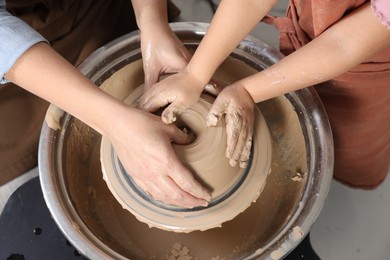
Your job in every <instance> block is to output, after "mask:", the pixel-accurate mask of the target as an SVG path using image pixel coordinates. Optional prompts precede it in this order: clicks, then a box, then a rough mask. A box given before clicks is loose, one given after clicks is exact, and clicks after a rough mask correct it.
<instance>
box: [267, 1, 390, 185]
mask: <svg viewBox="0 0 390 260" xmlns="http://www.w3.org/2000/svg"><path fill="white" fill-rule="evenodd" d="M365 2H366V1H365V0H344V1H340V0H328V1H324V0H290V4H289V7H288V10H287V15H286V18H280V17H278V18H276V19H275V20H274V24H275V26H276V27H277V28H278V29H279V30H280V49H281V51H282V52H283V53H284V54H286V55H288V54H290V53H291V52H293V51H294V50H296V49H298V48H300V47H301V46H303V45H305V44H306V43H308V42H309V41H310V40H311V39H314V38H315V37H317V36H318V35H320V34H321V33H322V32H323V31H324V30H326V29H327V28H328V27H330V26H331V25H332V24H333V23H335V22H336V21H338V20H339V19H340V18H342V17H343V16H344V15H346V14H347V13H349V12H350V11H351V10H353V9H355V8H357V7H359V6H361V5H362V4H363V3H365ZM318 51H321V50H318ZM315 88H316V90H317V92H318V94H319V95H320V97H321V99H322V102H323V104H324V106H325V108H326V111H327V114H328V116H329V120H330V123H331V126H332V131H333V136H334V143H335V167H334V177H335V178H336V179H337V180H339V181H341V182H343V183H345V184H347V185H350V186H353V187H359V188H367V189H369V188H375V187H377V186H378V185H379V184H380V183H382V182H383V180H384V179H385V177H386V175H387V173H388V172H389V165H390V48H387V49H385V50H383V51H381V52H380V53H377V54H376V55H374V56H373V57H370V58H369V59H368V60H366V61H365V62H364V63H362V64H360V65H359V66H357V67H355V68H354V69H352V70H350V71H348V72H347V73H345V74H343V75H341V76H339V77H337V78H335V79H334V80H331V81H328V82H326V83H323V84H320V85H318V86H315Z"/></svg>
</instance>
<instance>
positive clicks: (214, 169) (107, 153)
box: [100, 86, 272, 233]
mask: <svg viewBox="0 0 390 260" xmlns="http://www.w3.org/2000/svg"><path fill="white" fill-rule="evenodd" d="M142 93H143V87H142V86H140V87H138V88H136V89H135V90H134V91H133V92H132V93H131V94H130V95H129V96H128V97H127V98H125V100H124V101H123V102H124V103H126V104H128V105H129V106H133V107H134V106H135V103H136V100H137V99H138V98H139V97H140V96H141V94H142ZM213 101H214V98H213V97H212V96H210V95H207V94H203V95H202V96H201V99H200V100H199V101H198V102H197V103H196V104H195V105H193V106H191V107H190V108H188V109H187V111H185V112H184V113H183V114H181V115H180V116H179V117H178V120H177V121H179V124H184V126H186V127H189V129H191V131H193V132H194V134H195V135H196V139H195V141H194V142H193V143H191V144H188V145H174V150H175V152H176V154H177V156H178V157H179V159H180V160H181V162H182V163H183V164H184V165H185V166H187V168H189V169H192V170H193V174H194V176H195V178H196V179H198V180H200V182H201V183H203V184H204V185H205V186H206V187H208V189H209V190H210V191H211V195H212V197H211V200H210V202H209V205H208V206H207V207H195V208H192V209H188V208H182V207H177V206H173V205H168V204H165V203H163V202H160V201H157V200H155V199H153V197H151V196H150V195H149V194H147V193H146V192H144V191H143V190H142V189H141V188H139V187H138V186H137V184H136V183H135V182H134V181H133V179H132V178H131V177H130V175H129V174H128V173H127V172H126V170H125V169H124V168H123V165H122V164H121V162H120V160H119V159H118V157H117V155H116V153H115V150H114V148H113V146H112V144H111V142H110V141H109V140H108V138H106V137H104V136H103V138H102V141H101V149H100V161H101V164H102V171H103V178H104V180H105V181H106V183H107V185H108V187H109V189H110V191H111V193H112V194H113V195H114V197H115V198H116V199H117V201H118V202H119V203H120V204H121V205H122V207H123V208H125V209H127V210H128V211H130V212H131V213H133V215H135V217H136V218H137V219H138V220H140V221H142V222H144V223H146V224H148V225H149V226H150V227H157V228H160V229H163V230H167V231H175V232H184V233H188V232H191V231H195V230H201V231H204V230H207V229H210V228H215V227H221V225H222V223H224V222H226V221H229V220H231V219H233V218H234V217H236V216H237V215H238V214H240V213H241V212H243V211H244V210H245V209H247V208H248V207H249V206H250V205H251V204H252V203H253V202H255V201H256V199H257V198H258V197H259V195H260V193H261V191H262V189H263V188H264V185H265V182H266V177H267V175H268V173H269V171H270V162H271V155H272V148H271V138H270V134H269V130H268V128H267V126H266V123H265V121H264V118H263V117H262V115H261V112H260V111H259V109H258V108H257V107H256V109H255V124H254V133H255V134H254V136H253V145H252V152H251V155H250V159H249V162H248V165H247V167H246V168H245V169H241V168H240V167H239V166H238V165H237V166H235V167H231V166H230V165H229V162H228V160H227V158H226V157H225V149H226V130H225V124H224V120H223V118H222V119H221V120H220V121H219V122H218V123H217V125H216V126H214V127H207V125H206V116H207V113H208V111H209V109H210V107H211V104H212V102H213Z"/></svg>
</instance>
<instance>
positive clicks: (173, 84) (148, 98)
mask: <svg viewBox="0 0 390 260" xmlns="http://www.w3.org/2000/svg"><path fill="white" fill-rule="evenodd" d="M202 89H203V88H202V87H201V84H200V83H196V80H194V79H193V77H192V76H191V75H189V73H184V72H183V73H178V74H174V75H171V76H169V77H166V78H165V79H163V80H161V81H160V82H158V83H157V84H155V85H153V87H151V88H150V89H149V90H148V91H146V92H145V93H144V94H143V95H142V96H141V97H140V98H139V99H138V100H137V106H138V108H140V109H142V110H144V111H147V112H156V111H157V110H158V109H160V108H162V107H166V108H165V109H164V111H163V112H162V114H161V118H162V121H163V122H164V123H166V124H170V123H173V122H175V121H176V118H177V117H178V116H179V115H180V114H181V113H183V112H184V111H186V110H187V109H188V108H189V107H190V106H192V105H193V104H195V103H196V102H197V101H198V100H199V98H200V94H201V93H202Z"/></svg>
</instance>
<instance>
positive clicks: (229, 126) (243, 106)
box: [206, 86, 254, 168]
mask: <svg viewBox="0 0 390 260" xmlns="http://www.w3.org/2000/svg"><path fill="white" fill-rule="evenodd" d="M223 115H225V124H226V135H227V140H226V142H227V146H226V157H227V158H228V159H229V164H230V165H231V166H232V167H235V166H236V165H237V164H239V166H240V167H241V168H245V167H246V166H247V164H248V161H249V157H250V152H251V146H252V138H253V125H254V102H253V100H252V98H251V96H250V95H249V93H248V92H247V91H246V90H245V89H244V88H243V87H240V86H229V87H227V88H225V89H223V91H221V93H220V94H219V95H218V97H217V99H216V100H215V102H214V103H213V105H212V106H211V108H210V111H209V113H208V116H207V121H206V122H207V125H208V126H215V125H216V124H217V122H218V120H220V118H221V117H222V116H223Z"/></svg>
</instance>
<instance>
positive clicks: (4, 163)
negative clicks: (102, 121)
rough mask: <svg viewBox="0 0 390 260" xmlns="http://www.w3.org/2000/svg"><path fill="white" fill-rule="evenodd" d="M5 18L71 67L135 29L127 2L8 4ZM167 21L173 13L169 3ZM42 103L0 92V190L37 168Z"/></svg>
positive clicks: (15, 0) (30, 0) (10, 89)
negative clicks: (29, 30) (24, 26)
mask: <svg viewBox="0 0 390 260" xmlns="http://www.w3.org/2000/svg"><path fill="white" fill-rule="evenodd" d="M7 9H8V11H9V12H10V13H12V14H13V15H15V16H18V17H19V18H21V19H23V20H24V21H26V22H27V23H28V24H30V25H31V26H32V27H33V28H35V29H36V30H37V31H38V32H40V33H41V34H42V35H43V36H44V37H45V38H46V39H47V40H49V41H50V44H51V46H52V47H53V48H54V49H55V50H56V51H58V52H59V53H60V54H61V55H62V56H64V57H65V58H66V59H67V60H68V61H69V62H71V63H72V64H74V65H75V66H77V65H78V64H80V63H81V62H82V61H83V60H84V59H85V58H86V57H87V56H88V55H89V54H90V53H91V52H93V51H94V50H96V49H97V48H99V47H101V46H102V45H104V44H106V43H108V42H110V41H111V40H113V39H115V38H117V37H119V36H121V35H123V34H125V33H128V32H131V31H133V30H135V29H137V26H136V22H135V17H134V12H133V10H132V6H131V1H130V0H82V1H78V0H61V1H60V0H9V1H7ZM168 9H169V14H170V20H172V19H173V18H174V17H176V16H177V15H178V13H179V10H178V9H177V8H176V7H175V6H174V5H173V4H171V3H169V8H168ZM48 105H49V104H48V103H47V102H46V101H44V100H42V99H40V98H38V97H36V96H34V95H32V94H30V93H29V92H27V91H25V90H23V89H22V88H19V87H17V86H15V85H13V84H6V85H4V86H1V87H0V185H2V184H4V183H6V182H8V181H9V180H11V179H13V178H15V177H17V176H18V175H20V174H22V173H24V172H26V171H27V170H29V169H31V168H33V167H34V166H36V165H37V152H38V151H37V150H38V140H39V134H40V130H41V126H42V123H43V119H44V115H45V113H46V110H47V108H48Z"/></svg>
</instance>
